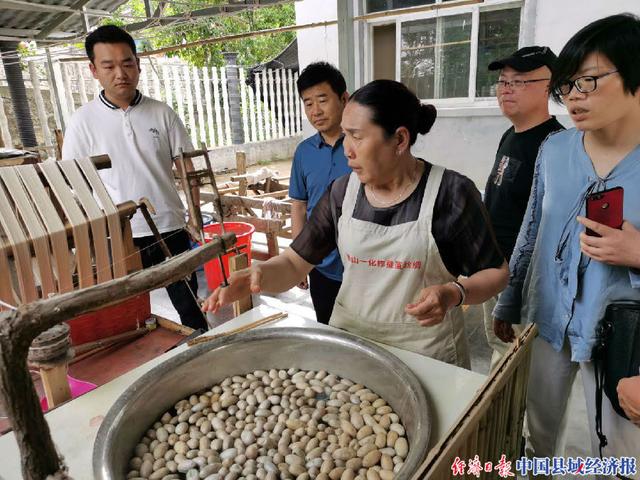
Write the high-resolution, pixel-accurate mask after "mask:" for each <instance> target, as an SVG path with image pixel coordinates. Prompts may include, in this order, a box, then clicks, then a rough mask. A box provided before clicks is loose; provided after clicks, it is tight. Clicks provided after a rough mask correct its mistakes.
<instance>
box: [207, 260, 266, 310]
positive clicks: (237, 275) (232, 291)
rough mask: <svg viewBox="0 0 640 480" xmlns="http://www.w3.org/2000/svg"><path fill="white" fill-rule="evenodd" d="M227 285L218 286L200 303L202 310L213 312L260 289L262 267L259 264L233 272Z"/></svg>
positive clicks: (258, 291)
mask: <svg viewBox="0 0 640 480" xmlns="http://www.w3.org/2000/svg"><path fill="white" fill-rule="evenodd" d="M228 282H229V286H227V287H218V288H216V289H215V291H214V292H213V293H212V294H211V295H209V297H207V299H206V300H205V301H204V303H203V304H202V311H203V312H212V313H215V312H217V311H218V309H219V308H220V307H222V306H223V305H228V304H230V303H233V302H235V301H236V300H240V299H241V298H244V297H246V296H247V295H250V294H252V293H260V292H261V291H262V269H261V268H260V265H253V266H251V267H250V268H245V269H244V270H239V271H237V272H233V273H232V274H231V275H230V276H229V279H228Z"/></svg>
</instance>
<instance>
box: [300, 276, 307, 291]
mask: <svg viewBox="0 0 640 480" xmlns="http://www.w3.org/2000/svg"><path fill="white" fill-rule="evenodd" d="M298 288H300V289H301V290H307V289H308V288H309V279H308V278H305V279H304V280H302V281H301V282H300V283H299V284H298Z"/></svg>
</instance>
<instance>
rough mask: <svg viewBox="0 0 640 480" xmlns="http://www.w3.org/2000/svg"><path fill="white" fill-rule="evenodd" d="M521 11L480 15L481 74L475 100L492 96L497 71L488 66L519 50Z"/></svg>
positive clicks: (477, 82) (479, 60)
mask: <svg viewBox="0 0 640 480" xmlns="http://www.w3.org/2000/svg"><path fill="white" fill-rule="evenodd" d="M519 25H520V9H519V8H510V9H508V10H496V11H492V12H480V29H479V31H478V71H477V73H476V97H493V96H494V95H495V94H496V92H495V88H494V84H495V82H496V80H497V79H498V73H497V72H490V71H489V70H488V69H487V67H488V66H489V64H490V63H491V62H492V61H494V60H496V59H498V58H504V57H506V56H508V55H510V54H511V53H513V52H514V51H515V50H516V49H517V48H518V34H519V33H520V28H519Z"/></svg>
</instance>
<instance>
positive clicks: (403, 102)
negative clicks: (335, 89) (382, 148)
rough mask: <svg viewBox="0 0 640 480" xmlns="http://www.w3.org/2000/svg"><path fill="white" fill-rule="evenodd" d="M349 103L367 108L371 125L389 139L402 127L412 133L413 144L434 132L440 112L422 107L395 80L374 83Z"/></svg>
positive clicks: (414, 96)
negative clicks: (420, 137) (421, 136)
mask: <svg viewBox="0 0 640 480" xmlns="http://www.w3.org/2000/svg"><path fill="white" fill-rule="evenodd" d="M349 102H355V103H357V104H359V105H362V106H365V107H368V108H369V109H370V110H371V113H372V115H371V121H372V122H373V123H375V124H376V125H378V126H380V127H382V129H383V130H384V132H385V135H386V137H387V138H389V137H390V136H391V135H393V134H394V133H395V132H396V130H397V129H398V128H400V127H406V129H407V130H409V135H410V142H409V143H410V144H411V145H413V144H414V143H415V142H416V138H417V137H418V133H421V134H423V135H424V134H425V133H428V132H429V130H431V127H432V126H433V123H434V122H435V121H436V117H437V116H438V112H437V110H436V107H434V106H433V105H430V104H423V103H422V102H421V101H420V99H419V98H418V97H416V94H415V93H413V92H412V91H411V90H409V89H408V88H407V87H406V86H405V85H404V84H402V83H400V82H396V81H395V80H374V81H373V82H370V83H367V84H366V85H365V86H364V87H362V88H359V89H358V90H356V91H355V92H354V93H353V95H351V97H350V98H349Z"/></svg>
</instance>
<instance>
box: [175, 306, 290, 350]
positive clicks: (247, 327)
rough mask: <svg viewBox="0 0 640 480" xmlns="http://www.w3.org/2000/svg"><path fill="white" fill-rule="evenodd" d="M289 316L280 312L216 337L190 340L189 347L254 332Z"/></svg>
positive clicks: (218, 334) (210, 336)
mask: <svg viewBox="0 0 640 480" xmlns="http://www.w3.org/2000/svg"><path fill="white" fill-rule="evenodd" d="M287 315H288V313H287V312H278V313H274V314H273V315H269V316H268V317H264V318H261V319H260V320H256V321H255V322H251V323H248V324H246V325H242V326H241V327H238V328H234V329H232V330H228V331H226V332H221V333H217V334H215V335H209V336H204V337H199V338H196V339H194V340H190V341H189V342H187V345H189V346H190V347H193V346H195V345H200V344H201V343H207V342H211V341H213V340H217V339H218V338H222V337H229V336H231V335H235V334H236V333H242V332H246V331H248V330H252V329H254V328H257V327H260V326H262V325H265V324H267V323H270V322H275V321H276V320H281V319H283V318H285V317H286V316H287Z"/></svg>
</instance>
